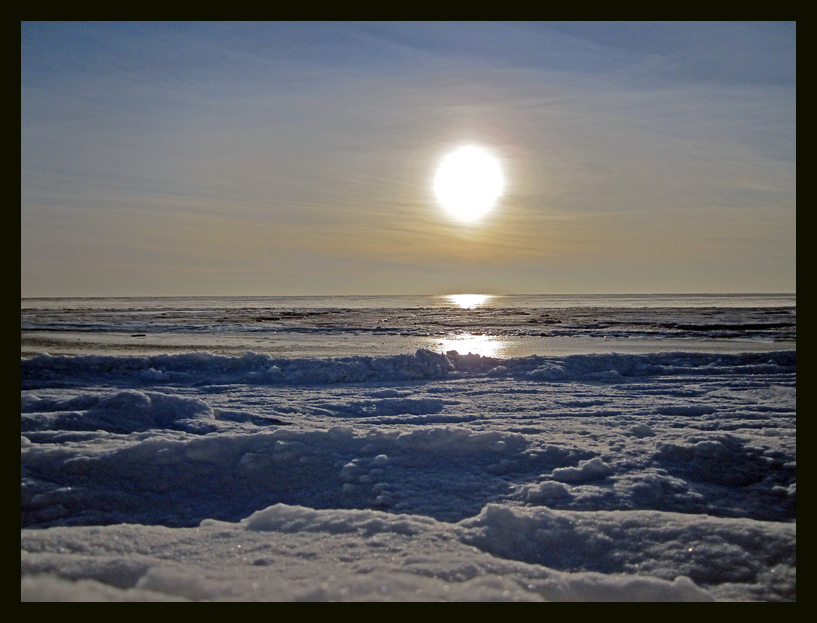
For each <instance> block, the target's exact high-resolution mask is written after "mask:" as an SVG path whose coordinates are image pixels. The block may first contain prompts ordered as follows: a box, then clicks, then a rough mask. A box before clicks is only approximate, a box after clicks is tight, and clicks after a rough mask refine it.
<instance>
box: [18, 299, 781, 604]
mask: <svg viewBox="0 0 817 623" xmlns="http://www.w3.org/2000/svg"><path fill="white" fill-rule="evenodd" d="M796 312H797V306H796V295H795V294H718V295H715V294H695V295H676V294H671V295H666V294H652V295H569V296H568V295H489V294H450V295H429V296H308V297H306V296H305V297H151V298H145V297H123V298H47V299H35V298H23V299H21V311H20V315H21V321H20V324H21V346H20V349H21V400H20V402H21V469H20V471H21V533H20V535H21V537H20V540H21V597H22V599H23V600H39V601H76V600H84V601H485V600H488V601H796V568H797V567H796V529H797V524H796V492H797V485H796V480H797V479H796V455H797V420H796V417H797V403H796V387H797V351H796V329H797V322H796Z"/></svg>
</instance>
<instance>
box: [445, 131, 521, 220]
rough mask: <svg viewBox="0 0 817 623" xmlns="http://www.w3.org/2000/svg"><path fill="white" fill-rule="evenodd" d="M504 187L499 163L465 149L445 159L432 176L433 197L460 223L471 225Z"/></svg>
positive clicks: (479, 151) (477, 150)
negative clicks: (469, 223)
mask: <svg viewBox="0 0 817 623" xmlns="http://www.w3.org/2000/svg"><path fill="white" fill-rule="evenodd" d="M504 187H505V179H504V177H503V175H502V167H501V166H500V163H499V159H498V158H496V157H495V156H493V155H492V154H491V153H490V152H489V151H488V150H487V149H484V148H482V147H475V146H472V145H468V146H465V147H460V148H459V149H457V150H455V151H452V152H451V153H450V154H448V155H446V156H445V157H444V158H443V159H442V160H441V161H440V165H439V166H438V167H437V174H436V175H435V176H434V195H435V196H436V197H437V201H439V203H440V205H441V206H442V207H443V208H444V209H445V210H446V212H448V213H449V214H451V215H452V216H454V217H455V218H457V219H458V220H460V221H465V222H474V221H477V220H479V219H480V218H482V217H483V216H485V214H487V213H488V212H489V211H490V210H491V208H493V207H494V205H495V204H496V201H497V199H499V197H500V196H501V195H502V190H503V189H504Z"/></svg>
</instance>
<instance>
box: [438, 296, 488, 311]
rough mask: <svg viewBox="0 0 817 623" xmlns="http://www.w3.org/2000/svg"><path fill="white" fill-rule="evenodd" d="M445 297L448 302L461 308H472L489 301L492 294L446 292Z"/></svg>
mask: <svg viewBox="0 0 817 623" xmlns="http://www.w3.org/2000/svg"><path fill="white" fill-rule="evenodd" d="M445 298H446V299H448V302H449V303H453V304H454V305H456V306H457V307H461V308H462V309H473V308H474V307H479V306H480V305H484V304H485V303H487V302H488V301H490V300H491V299H492V298H494V297H493V296H491V295H490V294H446V295H445Z"/></svg>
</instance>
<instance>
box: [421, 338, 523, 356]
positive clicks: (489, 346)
mask: <svg viewBox="0 0 817 623" xmlns="http://www.w3.org/2000/svg"><path fill="white" fill-rule="evenodd" d="M436 344H437V349H441V350H442V352H444V353H447V352H448V351H451V350H455V351H457V352H458V353H459V354H460V355H468V354H473V355H482V356H483V357H506V356H507V353H508V349H509V348H510V347H511V342H510V341H509V340H506V339H502V338H499V337H494V336H492V335H471V334H469V333H465V334H462V335H452V336H450V337H446V338H443V339H438V340H436Z"/></svg>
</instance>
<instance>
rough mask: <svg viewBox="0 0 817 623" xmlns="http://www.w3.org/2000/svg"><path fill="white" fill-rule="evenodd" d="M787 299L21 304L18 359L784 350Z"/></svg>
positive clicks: (789, 325)
mask: <svg viewBox="0 0 817 623" xmlns="http://www.w3.org/2000/svg"><path fill="white" fill-rule="evenodd" d="M796 312H797V299H796V295H795V294H694V295H686V294H669V295H667V294H648V295H569V296H567V295H501V296H498V295H484V294H453V295H429V296H307V297H294V296H279V297H152V298H129V297H120V298H46V299H36V298H28V299H22V300H21V323H20V324H21V355H22V356H31V355H34V354H37V353H41V352H48V353H50V354H77V353H90V352H96V353H103V352H104V353H106V354H126V353H136V352H139V353H148V354H160V353H165V352H189V351H209V352H213V353H218V354H233V355H235V354H241V353H243V352H247V351H251V352H259V353H268V354H274V355H281V356H287V357H304V356H312V357H344V356H354V355H396V354H400V353H411V352H415V351H416V350H417V349H420V348H425V349H429V350H433V351H439V352H447V351H449V350H456V351H458V352H460V354H468V353H474V354H479V355H484V356H493V357H522V356H528V355H553V354H579V353H592V352H626V353H638V352H660V351H666V350H681V351H696V350H698V351H702V352H713V351H732V352H737V351H747V352H748V351H761V350H781V349H789V348H794V344H795V341H796Z"/></svg>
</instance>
